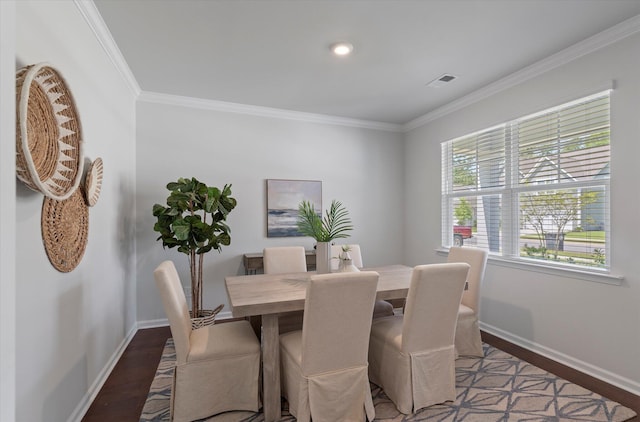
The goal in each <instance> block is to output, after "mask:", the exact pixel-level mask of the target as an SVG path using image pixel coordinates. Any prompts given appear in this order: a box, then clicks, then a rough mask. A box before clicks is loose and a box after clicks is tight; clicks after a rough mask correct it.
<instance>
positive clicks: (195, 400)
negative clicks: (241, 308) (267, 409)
mask: <svg viewBox="0 0 640 422" xmlns="http://www.w3.org/2000/svg"><path fill="white" fill-rule="evenodd" d="M153 276H154V278H155V280H156V285H157V286H158V289H159V291H160V295H161V296H162V303H163V305H164V309H165V312H166V314H167V317H168V319H169V325H170V326H171V335H172V337H173V342H174V344H175V348H176V366H175V370H174V373H173V388H172V389H171V420H173V421H192V420H195V419H201V418H205V417H207V416H211V415H214V414H217V413H220V412H226V411H229V410H250V411H254V412H256V411H258V409H259V408H260V398H259V390H258V387H259V370H260V343H259V342H258V339H257V338H256V335H255V334H254V332H253V330H252V329H251V325H249V322H248V321H234V322H225V323H219V324H214V325H209V326H206V327H203V328H198V329H196V330H193V329H192V328H191V319H190V318H189V310H188V308H187V300H186V298H185V295H184V291H183V290H182V285H181V284H180V278H179V276H178V273H177V271H176V268H175V266H174V264H173V262H171V261H164V262H163V263H161V264H160V265H159V266H158V268H156V270H155V271H154V272H153Z"/></svg>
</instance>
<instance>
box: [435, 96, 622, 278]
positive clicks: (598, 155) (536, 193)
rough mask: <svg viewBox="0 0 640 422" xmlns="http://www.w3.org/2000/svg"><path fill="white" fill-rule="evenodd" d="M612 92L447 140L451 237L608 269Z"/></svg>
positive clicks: (445, 220)
mask: <svg viewBox="0 0 640 422" xmlns="http://www.w3.org/2000/svg"><path fill="white" fill-rule="evenodd" d="M609 97H610V93H609V91H606V92H602V93H599V94H596V95H593V96H589V97H586V98H581V99H580V100H577V101H573V102H571V103H567V104H563V105H561V106H558V107H554V108H552V109H548V110H544V111H541V112H539V113H535V114H532V115H529V116H525V117H522V118H519V119H516V120H513V121H509V122H506V123H504V124H501V125H499V126H495V127H492V128H489V129H486V130H482V131H479V132H477V133H473V134H470V135H466V136H463V137H460V138H456V139H453V140H450V141H447V142H444V143H442V242H443V245H444V246H450V245H460V244H465V245H474V246H478V247H483V248H487V249H489V250H490V252H492V253H495V254H500V255H503V256H507V257H510V258H517V259H531V260H539V261H543V262H544V263H545V264H547V263H548V264H555V265H569V266H580V267H590V268H600V269H602V268H604V269H608V260H607V254H606V250H607V243H608V238H609V173H610V166H609V157H610V122H609Z"/></svg>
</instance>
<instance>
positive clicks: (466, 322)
mask: <svg viewBox="0 0 640 422" xmlns="http://www.w3.org/2000/svg"><path fill="white" fill-rule="evenodd" d="M447 262H466V263H467V264H469V266H470V268H469V275H468V276H467V284H468V287H467V290H465V291H464V293H462V303H460V309H459V310H458V324H457V326H456V339H455V345H456V352H457V353H458V355H460V356H478V357H483V356H484V352H483V350H482V338H481V337H480V326H479V324H478V315H479V311H480V288H481V286H482V281H483V279H484V270H485V267H486V266H487V250H486V249H480V248H474V247H469V246H452V247H451V248H449V257H448V258H447Z"/></svg>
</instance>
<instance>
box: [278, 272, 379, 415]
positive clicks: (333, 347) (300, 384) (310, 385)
mask: <svg viewBox="0 0 640 422" xmlns="http://www.w3.org/2000/svg"><path fill="white" fill-rule="evenodd" d="M378 277H379V276H378V273H376V272H373V271H362V272H343V273H331V274H318V275H313V276H311V278H310V281H309V285H308V287H307V292H306V300H305V307H304V323H303V326H302V330H298V331H292V332H289V333H285V334H282V335H280V357H281V362H282V369H281V371H282V392H283V395H284V396H285V398H286V399H287V400H288V402H289V412H290V413H291V414H292V415H293V416H295V417H296V418H297V420H298V421H302V422H307V421H309V420H311V419H313V421H314V422H324V421H326V422H335V421H359V422H360V421H363V420H364V419H365V417H366V418H367V419H368V420H369V421H372V420H373V419H374V417H375V410H374V407H373V400H372V397H371V388H370V385H369V377H368V375H367V352H368V346H369V331H370V329H371V312H373V303H374V301H375V297H376V289H377V285H378Z"/></svg>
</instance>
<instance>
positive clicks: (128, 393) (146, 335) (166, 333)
mask: <svg viewBox="0 0 640 422" xmlns="http://www.w3.org/2000/svg"><path fill="white" fill-rule="evenodd" d="M170 336H171V332H170V330H169V327H160V328H149V329H144V330H139V331H138V332H137V333H136V334H135V336H134V338H133V339H132V340H131V343H130V344H129V346H128V347H127V349H126V350H125V352H124V354H123V355H122V358H121V359H120V361H119V362H118V363H117V364H116V366H115V368H114V369H113V371H112V373H111V375H110V376H109V378H108V379H107V381H106V382H105V384H104V386H103V387H102V389H101V390H100V392H99V393H98V395H97V397H96V399H95V400H94V401H93V404H92V405H91V407H90V408H89V410H88V411H87V414H86V415H85V416H84V418H83V419H82V421H83V422H128V421H138V420H139V417H140V413H141V412H142V408H143V406H144V402H145V400H146V398H147V393H148V391H149V386H150V385H151V381H153V376H154V374H155V371H156V368H157V366H158V362H159V361H160V355H161V354H162V349H163V347H164V343H165V341H166V340H167V338H169V337H170ZM482 339H483V340H484V341H485V342H486V343H488V344H491V345H492V346H494V347H497V348H498V349H501V350H504V351H505V352H507V353H510V354H512V355H514V356H517V357H519V358H520V359H523V360H525V361H527V362H530V363H532V364H534V365H536V366H538V367H539V368H543V369H545V370H547V371H549V372H551V373H554V374H556V375H558V376H559V377H562V378H564V379H566V380H569V381H571V382H573V383H576V384H578V385H581V386H583V387H585V388H588V389H589V390H592V391H595V392H596V393H598V394H601V395H602V396H605V397H607V398H609V399H611V400H614V401H617V402H619V403H621V404H623V405H625V406H627V407H630V408H631V409H633V410H634V411H635V412H636V413H638V414H640V397H638V396H636V395H633V394H631V393H629V392H627V391H625V390H622V389H620V388H617V387H615V386H612V385H609V384H607V383H605V382H602V381H600V380H598V379H596V378H593V377H591V376H589V375H585V374H583V373H581V372H578V371H576V370H573V369H571V368H569V367H567V366H564V365H561V364H559V363H557V362H554V361H552V360H550V359H547V358H545V357H543V356H540V355H537V354H535V353H533V352H530V351H528V350H526V349H523V348H521V347H518V346H516V345H514V344H512V343H509V342H507V341H505V340H502V339H500V338H498V337H495V336H493V335H490V334H487V333H482ZM630 421H633V422H640V418H639V417H637V416H636V417H635V418H633V419H630Z"/></svg>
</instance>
